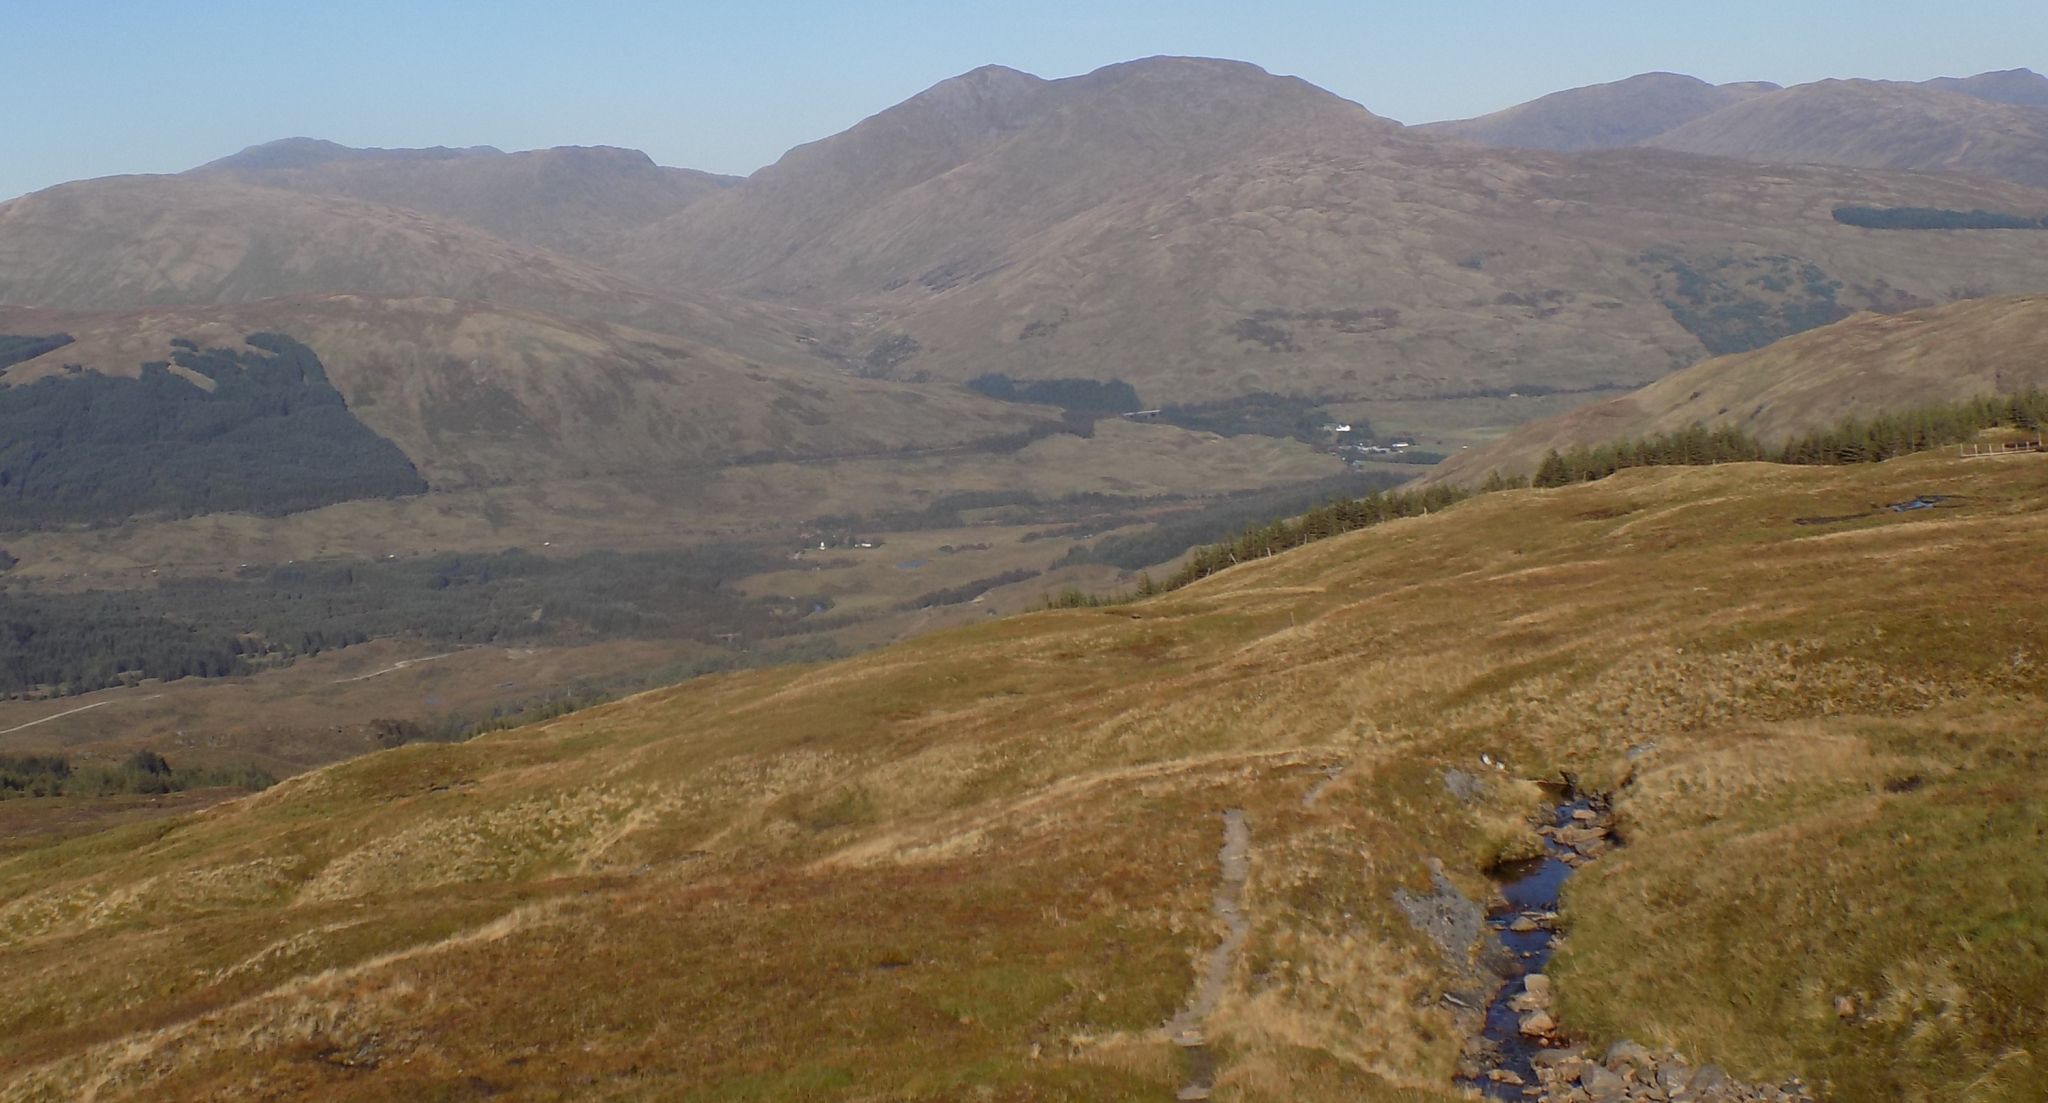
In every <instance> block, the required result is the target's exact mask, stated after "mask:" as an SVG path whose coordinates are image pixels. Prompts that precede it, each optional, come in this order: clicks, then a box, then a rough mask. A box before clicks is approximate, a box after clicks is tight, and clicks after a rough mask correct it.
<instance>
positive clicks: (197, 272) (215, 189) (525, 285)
mask: <svg viewBox="0 0 2048 1103" xmlns="http://www.w3.org/2000/svg"><path fill="white" fill-rule="evenodd" d="M638 290H639V289H637V288H635V287H634V286H633V285H632V284H631V283H630V281H627V280H625V279H622V278H620V277H618V276H615V275H612V274H610V273H608V272H606V271H604V270H602V269H599V268H597V267H595V266H592V265H590V264H588V263H586V262H583V261H579V260H574V259H571V258H569V257H565V256H562V255H560V254H556V253H550V252H547V251H545V250H541V249H536V248H533V247H531V246H525V245H516V244H513V243H510V242H507V241H504V240H502V239H499V238H495V237H492V236H490V235H488V234H485V233H482V232H480V231H477V230H473V229H469V228H467V227H463V226H458V225H455V224H453V223H449V222H445V221H440V220H437V219H433V218H430V217H428V216H426V215H423V214H420V213H418V212H415V211H408V210H404V209H402V208H397V207H388V206H381V205H376V204H370V203H364V202H360V201H357V200H352V199H342V198H336V197H331V196H315V195H301V194H296V193H293V192H288V191H281V190H279V189H276V188H263V187H252V186H249V185H246V184H239V183H233V182H230V181H225V180H209V179H197V178H189V177H188V178H181V177H161V176H117V177H109V178H106V179H101V180H88V181H83V182H79V183H73V184H61V185H58V186H57V187H54V188H49V189H46V190H44V191H39V192H35V193H33V194H31V195H26V196H23V197H21V198H19V199H15V200H12V201H10V202H8V203H6V204H0V302H7V303H13V304H16V305H22V306H41V307H50V308H54V309H61V310H104V309H121V308H127V307H136V306H149V305H159V304H172V303H212V302H244V301H248V300H251V299H266V298H276V297H279V296H282V295H296V294H308V293H319V292H327V291H353V292H362V293H368V294H379V293H382V294H400V295H408V294H410V295H442V296H446V297H450V298H462V299H494V300H502V301H506V302H512V303H518V304H521V305H542V306H555V307H560V306H563V305H570V304H578V305H583V306H585V307H586V308H588V307H590V306H592V305H594V304H596V303H598V302H600V301H601V300H603V299H605V298H607V297H620V296H630V295H632V294H634V293H636V292H637V291H638Z"/></svg>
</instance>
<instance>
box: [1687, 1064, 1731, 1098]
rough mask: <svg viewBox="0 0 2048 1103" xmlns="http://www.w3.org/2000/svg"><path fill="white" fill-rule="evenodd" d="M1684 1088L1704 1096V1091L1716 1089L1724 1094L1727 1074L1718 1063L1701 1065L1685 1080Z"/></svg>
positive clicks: (1727, 1081)
mask: <svg viewBox="0 0 2048 1103" xmlns="http://www.w3.org/2000/svg"><path fill="white" fill-rule="evenodd" d="M1685 1086H1686V1089H1687V1090H1688V1091H1690V1092H1692V1093H1693V1094H1694V1095H1699V1096H1701V1097H1702V1098H1704V1097H1705V1096H1704V1094H1703V1093H1705V1092H1710V1091H1718V1092H1721V1093H1723V1094H1726V1092H1727V1090H1728V1087H1729V1080H1728V1074H1727V1073H1725V1072H1722V1071H1721V1066H1719V1065H1701V1066H1700V1067H1699V1069H1698V1070H1697V1071H1695V1072H1694V1073H1693V1074H1692V1079H1691V1080H1689V1081H1687V1082H1686V1085H1685Z"/></svg>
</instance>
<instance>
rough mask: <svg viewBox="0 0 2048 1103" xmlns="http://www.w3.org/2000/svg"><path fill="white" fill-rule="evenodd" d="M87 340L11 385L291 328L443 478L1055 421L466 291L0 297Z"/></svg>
mask: <svg viewBox="0 0 2048 1103" xmlns="http://www.w3.org/2000/svg"><path fill="white" fill-rule="evenodd" d="M13 332H20V333H35V334H45V333H65V334H69V335H71V336H72V337H73V338H74V340H73V341H72V343H70V344H66V345H64V346H63V347H61V348H57V349H54V350H52V351H50V352H47V353H44V354H42V355H41V356H38V357H35V358H33V359H30V360H27V361H25V362H22V363H18V364H16V365H14V366H13V367H11V368H8V369H7V370H6V371H5V373H4V375H0V382H4V383H6V384H9V385H22V384H27V383H32V382H34V381H36V380H38V379H43V378H50V377H57V378H58V379H59V385H60V386H63V385H67V384H65V383H64V382H63V380H65V379H68V378H71V376H70V375H69V374H68V373H67V371H66V370H65V369H66V366H68V365H76V366H79V367H82V368H85V369H88V370H89V371H90V372H92V373H96V374H98V375H102V376H116V377H121V376H128V377H132V376H135V375H136V374H137V372H138V371H139V369H140V366H141V365H142V364H143V363H145V362H147V361H153V360H169V359H171V358H172V357H173V355H174V353H175V351H176V350H175V349H174V347H173V345H172V342H173V340H175V339H184V340H189V341H194V342H197V343H198V344H200V345H203V346H206V347H225V348H231V349H241V348H244V347H245V345H244V338H245V337H246V336H247V335H249V334H251V333H261V332H274V333H283V334H286V335H289V336H291V337H293V338H295V339H297V340H299V341H301V342H303V343H304V344H305V345H306V346H307V347H309V348H311V349H312V350H313V351H314V352H315V353H316V354H317V355H318V356H319V358H320V361H321V362H322V363H323V364H324V365H325V367H326V371H327V373H328V375H329V376H330V377H331V378H332V380H333V381H334V385H335V387H336V389H338V390H339V391H340V393H341V395H342V397H343V398H345V399H346V400H347V403H348V406H349V409H350V410H351V411H353V412H354V413H355V415H356V416H358V417H359V418H361V419H362V421H363V423H364V424H366V425H367V426H369V428H370V429H371V430H373V431H375V432H376V433H377V434H378V435H379V436H382V437H384V438H386V439H388V440H390V441H392V442H394V443H396V444H397V445H398V447H399V448H400V449H401V450H403V451H404V453H405V454H406V456H407V457H408V458H410V459H411V460H412V462H413V464H414V465H415V466H417V467H418V469H419V471H420V472H421V473H422V474H424V475H425V476H426V478H427V480H428V482H429V483H430V484H431V485H433V486H434V487H435V488H437V489H444V490H445V489H455V488H461V487H469V486H488V485H497V484H505V483H529V484H530V483H540V482H546V481H551V480H565V479H596V478H619V477H627V476H636V475H637V476H647V475H652V474H656V473H671V472H675V471H678V470H689V469H704V468H710V467H716V466H720V465H724V464H730V463H734V462H738V461H741V460H761V459H776V460H785V461H787V460H798V459H821V458H834V457H854V456H862V455H885V454H890V453H895V452H899V451H904V450H912V449H943V448H950V447H958V446H962V445H968V444H973V443H975V442H978V441H987V440H990V439H991V438H998V437H1005V438H1007V437H1015V436H1017V435H1018V434H1022V433H1027V432H1029V431H1031V430H1032V429H1033V428H1034V427H1038V428H1040V429H1041V430H1042V429H1047V428H1050V427H1051V426H1053V425H1056V424H1057V415H1056V413H1055V412H1054V411H1052V410H1050V409H1047V408H1045V407H1035V406H1023V405H1017V404H1012V403H998V402H994V401H990V400H988V399H984V398H981V397H980V396H977V395H974V394H972V393H969V392H967V391H964V390H960V389H955V388H946V389H935V390H923V389H919V388H914V387H910V386H908V385H905V384H900V383H890V382H886V381H880V380H870V379H862V378H859V377H857V376H854V375H851V374H848V373H843V372H832V371H823V370H817V369H810V370H799V369H791V368H786V367H780V366H777V365H772V364H771V365H764V364H761V363H757V362H751V361H747V360H744V359H742V358H740V357H738V356H735V355H733V354H731V353H729V352H727V351H725V350H723V349H720V348H717V347H715V346H707V345H705V344H703V343H700V342H692V341H688V340H685V339H682V338H676V337H666V336H661V335H658V334H654V333H648V332H644V331H640V330H634V329H629V328H626V327H623V326H617V325H612V324H608V323H604V322H596V321H579V320H574V319H570V318H565V317H561V316H558V315H550V314H545V313H541V312H537V311H523V310H515V309H512V308H510V307H506V306H502V305H494V304H488V303H477V302H463V301H458V300H452V299H428V298H380V297H372V296H362V295H324V296H309V297H299V298H290V299H271V300H263V301H258V302H251V303H242V304H237V305H233V306H218V307H176V308H161V309H152V310H131V311H118V312H106V313H97V314H68V313H63V312H56V311H25V310H18V309H15V310H10V309H6V308H0V333H13Z"/></svg>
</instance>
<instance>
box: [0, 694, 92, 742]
mask: <svg viewBox="0 0 2048 1103" xmlns="http://www.w3.org/2000/svg"><path fill="white" fill-rule="evenodd" d="M113 703H114V702H112V701H94V702H93V703H92V704H90V705H80V706H79V707H77V708H75V709H67V710H65V711H63V712H59V713H53V714H51V715H49V716H45V717H43V718H42V719H41V720H31V721H29V722H28V723H26V724H16V725H15V726H14V727H11V728H8V729H7V730H6V731H0V735H13V734H14V733H15V732H18V731H27V730H28V729H30V728H33V727H35V726H36V725H37V724H47V723H49V722H50V721H52V720H62V719H64V718H65V717H67V716H77V715H78V714H79V713H81V712H91V711H92V710H94V709H98V708H105V707H107V706H108V705H111V704H113Z"/></svg>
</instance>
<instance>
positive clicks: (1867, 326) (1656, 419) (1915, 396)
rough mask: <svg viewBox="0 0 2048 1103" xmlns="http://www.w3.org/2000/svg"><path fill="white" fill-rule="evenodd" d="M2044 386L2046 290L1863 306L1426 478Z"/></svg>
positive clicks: (1778, 432) (1529, 431)
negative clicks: (1682, 434)
mask: <svg viewBox="0 0 2048 1103" xmlns="http://www.w3.org/2000/svg"><path fill="white" fill-rule="evenodd" d="M2028 387H2048V295H2023V296H2015V297H2009V298H2000V299H1981V300H1973V301H1969V302H1960V303H1954V304H1951V305H1948V306H1942V307H1935V308H1933V309H1929V310H1916V311H1913V312H1911V313H1906V314H1897V315H1889V316H1885V315H1873V314H1863V315H1858V316H1856V317H1854V318H1850V319H1847V320H1845V321H1842V322H1837V323H1835V324H1834V325H1831V326H1827V327H1825V328H1823V329H1817V330H1814V331H1812V332H1809V333H1803V334H1800V335H1798V336H1796V337H1788V338H1786V339H1785V340H1783V341H1780V342H1778V343H1776V344H1774V345H1771V346H1769V347H1768V348H1764V349H1760V350H1758V351H1756V352H1751V353H1745V354H1743V355H1740V356H1725V357H1720V358H1717V359H1713V360H1707V361H1704V362H1702V363H1699V364H1695V365H1693V366H1692V367H1689V368H1686V369H1685V370H1683V371H1679V372H1675V373H1673V374H1671V375H1669V376H1666V377H1665V378H1663V379H1660V380H1658V381H1657V382H1655V383H1652V384H1650V385H1649V386H1647V387H1644V388H1643V389H1641V390H1639V391H1636V392H1635V393H1633V394H1630V395H1626V396H1624V397H1621V398H1617V399H1613V400H1611V401H1607V402H1600V403H1595V404H1594V405H1591V406H1586V407H1582V408H1580V409H1577V410H1573V411H1572V412H1570V413H1567V414H1564V415H1561V416H1559V417H1554V418H1548V419H1545V420H1543V421H1537V422H1531V423H1529V424H1527V425H1524V426H1522V427H1520V428H1518V429H1516V430H1514V431H1513V432H1511V433H1509V434H1508V435H1507V436H1506V437H1504V438H1502V439H1501V440H1500V441H1499V442H1498V443H1496V444H1493V445H1490V446H1488V447H1485V448H1478V449H1473V450H1471V451H1469V452H1463V453H1460V454H1458V455H1456V456H1453V457H1452V458H1451V459H1450V460H1448V461H1446V462H1445V463H1444V464H1443V465H1442V466H1441V467H1440V468H1438V469H1437V470H1436V471H1433V472H1432V473H1431V481H1441V480H1449V481H1465V482H1469V481H1476V480H1478V479H1482V478H1484V477H1485V475H1486V473H1487V472H1489V471H1493V470H1499V471H1501V472H1503V473H1506V474H1517V473H1526V472H1528V471H1532V470H1534V469H1535V467H1536V464H1537V462H1538V461H1539V460H1541V459H1542V457H1543V455H1544V453H1546V452H1548V451H1549V450H1551V449H1553V448H1555V449H1559V450H1560V451H1562V450H1565V449H1569V448H1571V447H1572V446H1574V445H1582V444H1583V445H1597V444H1602V443H1605V442H1608V441H1613V440H1619V439H1623V438H1627V437H1638V436H1645V435H1649V434H1654V433H1662V432H1670V431H1674V430H1679V429H1684V428H1686V427H1687V426H1690V425H1693V424H1695V423H1699V424H1704V425H1707V426H1710V427H1712V426H1720V425H1733V426H1736V427H1738V428H1741V429H1743V430H1744V431H1746V432H1748V433H1751V434H1753V435H1755V436H1757V437H1759V438H1761V439H1762V440H1763V441H1764V442H1765V443H1767V444H1771V443H1777V442H1780V441H1783V440H1784V439H1785V438H1787V437H1791V436H1794V435H1797V434H1799V433H1803V432H1808V431H1811V430H1816V429H1821V428H1825V427H1827V426H1829V425H1832V424H1834V423H1835V422H1838V421H1840V420H1842V419H1844V418H1847V417H1856V416H1870V415H1873V414H1878V413H1882V412H1884V411H1887V410H1899V409H1904V408H1909V407H1913V406H1924V405H1930V404H1934V403H1939V402H1949V401H1955V400H1960V399H1966V398H1975V397H1977V396H1980V395H1987V394H2003V393H2011V392H2013V391H2017V390H2022V389H2025V388H2028Z"/></svg>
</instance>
